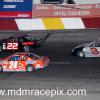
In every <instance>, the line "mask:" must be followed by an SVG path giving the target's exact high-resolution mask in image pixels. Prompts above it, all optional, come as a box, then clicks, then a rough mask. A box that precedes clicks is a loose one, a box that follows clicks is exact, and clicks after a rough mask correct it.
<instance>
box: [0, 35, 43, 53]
mask: <svg viewBox="0 0 100 100" xmlns="http://www.w3.org/2000/svg"><path fill="white" fill-rule="evenodd" d="M43 42H44V41H43V39H33V38H32V37H31V36H29V35H26V34H24V35H18V36H12V37H9V38H7V39H2V40H1V41H0V52H2V51H30V50H32V49H36V48H38V47H41V46H42V45H43Z"/></svg>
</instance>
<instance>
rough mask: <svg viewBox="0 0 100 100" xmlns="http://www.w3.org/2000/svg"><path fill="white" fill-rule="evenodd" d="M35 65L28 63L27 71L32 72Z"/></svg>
mask: <svg viewBox="0 0 100 100" xmlns="http://www.w3.org/2000/svg"><path fill="white" fill-rule="evenodd" d="M34 69H35V68H34V66H33V65H28V66H27V68H26V71H27V72H32V71H33V70H34Z"/></svg>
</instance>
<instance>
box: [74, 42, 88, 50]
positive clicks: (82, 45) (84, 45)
mask: <svg viewBox="0 0 100 100" xmlns="http://www.w3.org/2000/svg"><path fill="white" fill-rule="evenodd" d="M87 46H89V43H85V44H81V45H78V46H77V47H75V49H76V48H84V47H87Z"/></svg>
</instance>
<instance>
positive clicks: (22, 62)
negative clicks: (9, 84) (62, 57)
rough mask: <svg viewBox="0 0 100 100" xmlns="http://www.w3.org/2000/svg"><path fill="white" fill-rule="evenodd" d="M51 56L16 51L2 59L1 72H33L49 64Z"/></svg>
mask: <svg viewBox="0 0 100 100" xmlns="http://www.w3.org/2000/svg"><path fill="white" fill-rule="evenodd" d="M48 64H49V58H48V57H44V56H41V57H40V56H38V55H36V54H33V53H29V52H25V53H15V54H12V55H11V56H9V57H6V58H4V59H0V72H32V71H33V70H35V69H40V68H44V67H46V66H48Z"/></svg>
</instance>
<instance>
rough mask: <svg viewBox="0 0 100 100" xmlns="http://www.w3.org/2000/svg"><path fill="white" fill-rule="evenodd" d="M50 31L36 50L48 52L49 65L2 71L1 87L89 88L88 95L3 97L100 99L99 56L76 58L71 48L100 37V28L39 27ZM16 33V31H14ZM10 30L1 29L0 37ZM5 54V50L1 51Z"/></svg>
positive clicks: (6, 99)
mask: <svg viewBox="0 0 100 100" xmlns="http://www.w3.org/2000/svg"><path fill="white" fill-rule="evenodd" d="M35 33H38V35H39V34H40V35H43V34H44V33H45V34H46V33H50V34H51V35H50V37H49V38H48V39H47V40H46V41H45V44H44V46H43V47H41V48H39V49H37V50H34V52H35V53H36V54H38V55H43V56H48V57H49V58H50V65H49V66H48V67H47V68H46V69H43V70H36V71H34V72H33V73H1V74H0V89H19V88H23V89H36V88H37V89H55V88H60V89H64V90H67V89H75V88H76V89H83V88H84V89H86V90H87V95H86V96H55V97H53V98H50V97H47V96H38V97H35V96H32V97H30V96H20V97H18V96H14V97H7V96H0V100H27V99H28V100H50V99H51V100H100V58H86V59H81V58H75V57H72V56H70V52H71V50H72V49H73V48H74V47H75V46H77V45H79V44H82V43H85V42H90V41H92V40H95V39H96V38H99V37H100V30H67V31H66V30H64V31H48V32H45V31H40V32H34V34H35ZM12 34H13V33H12ZM9 35H11V33H5V32H4V33H1V34H0V38H3V37H5V36H6V37H7V36H9ZM32 35H33V34H32ZM1 56H6V54H3V55H0V57H1Z"/></svg>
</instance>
